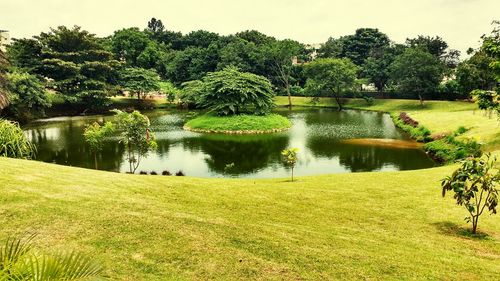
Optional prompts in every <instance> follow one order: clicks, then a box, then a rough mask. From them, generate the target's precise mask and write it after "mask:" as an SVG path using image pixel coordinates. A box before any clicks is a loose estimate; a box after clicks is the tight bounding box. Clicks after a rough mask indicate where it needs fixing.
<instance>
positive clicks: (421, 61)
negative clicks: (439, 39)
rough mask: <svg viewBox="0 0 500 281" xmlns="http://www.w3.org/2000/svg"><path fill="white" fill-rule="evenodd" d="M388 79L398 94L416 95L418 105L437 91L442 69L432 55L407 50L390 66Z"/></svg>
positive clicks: (416, 50)
mask: <svg viewBox="0 0 500 281" xmlns="http://www.w3.org/2000/svg"><path fill="white" fill-rule="evenodd" d="M389 69H390V79H391V81H392V82H393V83H394V84H395V85H396V88H397V89H398V90H399V91H400V92H405V93H410V94H415V95H418V97H419V99H420V104H421V105H423V104H424V99H426V98H427V97H428V96H429V95H431V94H433V93H436V92H437V91H438V87H439V84H440V83H441V81H442V79H443V73H444V68H443V65H442V64H441V62H440V61H439V60H438V59H437V58H436V57H434V56H433V55H432V54H430V53H428V52H426V51H424V50H422V49H415V48H408V49H406V50H405V51H404V53H403V54H401V55H399V56H398V57H396V59H395V60H394V62H393V63H392V64H391V65H390V67H389Z"/></svg>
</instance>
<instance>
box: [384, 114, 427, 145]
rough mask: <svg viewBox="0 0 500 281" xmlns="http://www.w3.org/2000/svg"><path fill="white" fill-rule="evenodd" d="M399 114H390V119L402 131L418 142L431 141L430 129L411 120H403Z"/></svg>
mask: <svg viewBox="0 0 500 281" xmlns="http://www.w3.org/2000/svg"><path fill="white" fill-rule="evenodd" d="M401 115H402V114H400V115H396V114H391V117H392V120H393V121H394V124H395V125H396V127H398V128H400V129H402V130H403V131H405V132H407V133H409V134H410V136H411V137H412V138H413V139H415V140H416V141H418V142H428V141H431V140H432V138H431V137H430V136H431V131H430V130H429V129H427V128H426V127H425V126H422V125H418V123H417V124H414V123H412V122H408V121H405V120H403V119H402V118H401Z"/></svg>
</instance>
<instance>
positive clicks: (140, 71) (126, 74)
mask: <svg viewBox="0 0 500 281" xmlns="http://www.w3.org/2000/svg"><path fill="white" fill-rule="evenodd" d="M120 85H121V86H122V88H123V89H124V90H126V91H129V92H130V93H131V94H136V95H137V99H139V100H140V99H141V98H144V97H145V96H146V94H148V93H150V92H153V91H159V90H160V78H159V76H158V74H157V73H156V72H155V71H153V70H149V69H144V68H137V67H129V68H125V69H123V70H122V71H120Z"/></svg>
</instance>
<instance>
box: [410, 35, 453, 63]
mask: <svg viewBox="0 0 500 281" xmlns="http://www.w3.org/2000/svg"><path fill="white" fill-rule="evenodd" d="M406 45H407V46H408V47H409V48H416V49H421V50H423V51H426V52H428V53H430V54H431V55H433V56H434V57H436V58H437V59H439V61H441V62H442V63H443V64H444V65H446V66H447V67H448V68H450V69H453V68H456V67H457V65H458V62H459V60H460V51H458V50H453V49H450V50H448V43H446V41H444V40H443V38H441V37H439V36H436V37H430V36H423V35H419V36H418V37H417V38H413V39H410V38H408V39H406Z"/></svg>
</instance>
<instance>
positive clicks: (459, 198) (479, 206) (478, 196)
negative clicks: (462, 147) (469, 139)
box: [441, 154, 500, 233]
mask: <svg viewBox="0 0 500 281" xmlns="http://www.w3.org/2000/svg"><path fill="white" fill-rule="evenodd" d="M495 163H496V158H495V157H493V158H491V156H490V155H489V154H488V155H486V157H485V158H478V157H471V158H467V159H466V160H464V161H462V163H461V164H462V165H461V166H460V167H459V168H458V169H457V170H456V171H455V172H453V174H452V175H451V176H448V177H446V178H445V179H443V180H442V181H441V186H442V195H443V197H444V196H445V195H446V192H447V191H453V192H454V193H455V195H454V196H453V198H455V200H456V202H457V205H460V206H464V207H465V209H466V210H467V212H469V216H467V217H466V218H465V220H466V221H467V222H472V233H476V230H477V225H478V222H479V217H480V216H481V215H482V214H483V212H484V211H487V212H488V211H489V212H490V213H491V214H496V213H497V210H496V208H497V205H498V187H499V184H500V170H498V169H495Z"/></svg>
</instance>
